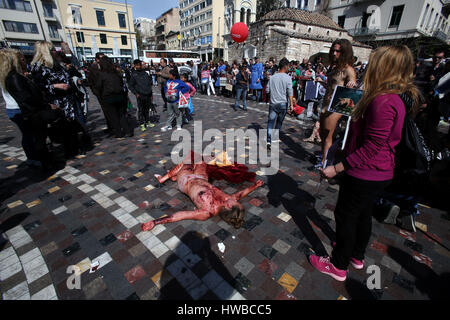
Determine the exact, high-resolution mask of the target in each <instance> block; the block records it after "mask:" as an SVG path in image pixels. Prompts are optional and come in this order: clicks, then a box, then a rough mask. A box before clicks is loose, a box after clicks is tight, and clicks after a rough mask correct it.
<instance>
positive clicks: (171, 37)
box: [166, 31, 181, 50]
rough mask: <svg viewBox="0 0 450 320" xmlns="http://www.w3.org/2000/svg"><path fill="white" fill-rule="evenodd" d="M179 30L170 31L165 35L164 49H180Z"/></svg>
mask: <svg viewBox="0 0 450 320" xmlns="http://www.w3.org/2000/svg"><path fill="white" fill-rule="evenodd" d="M180 45H181V41H180V31H177V32H175V31H170V32H169V34H168V35H167V36H166V49H167V50H180Z"/></svg>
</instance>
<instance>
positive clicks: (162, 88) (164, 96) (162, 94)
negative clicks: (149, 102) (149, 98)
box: [161, 84, 167, 108]
mask: <svg viewBox="0 0 450 320" xmlns="http://www.w3.org/2000/svg"><path fill="white" fill-rule="evenodd" d="M161 97H162V99H163V101H164V108H167V98H166V94H165V93H164V84H162V85H161Z"/></svg>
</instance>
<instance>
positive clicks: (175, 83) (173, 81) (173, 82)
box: [161, 68, 190, 132]
mask: <svg viewBox="0 0 450 320" xmlns="http://www.w3.org/2000/svg"><path fill="white" fill-rule="evenodd" d="M189 91H190V87H189V86H188V85H187V84H186V83H184V82H183V81H181V80H180V74H179V73H178V69H177V68H173V69H172V70H170V78H169V80H167V82H166V84H165V86H164V93H165V95H166V98H167V103H168V105H167V108H168V109H167V110H168V112H169V118H168V119H167V123H166V125H165V126H164V127H162V128H161V131H163V132H166V131H168V130H172V121H173V120H174V119H176V123H177V130H181V125H182V122H183V114H182V113H181V111H180V108H179V102H180V96H181V95H183V96H184V95H185V94H186V93H188V92H189Z"/></svg>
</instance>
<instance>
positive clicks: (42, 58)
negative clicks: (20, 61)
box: [31, 41, 54, 69]
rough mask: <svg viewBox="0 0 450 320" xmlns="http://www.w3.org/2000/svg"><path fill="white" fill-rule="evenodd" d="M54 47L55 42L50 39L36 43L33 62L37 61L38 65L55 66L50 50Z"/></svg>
mask: <svg viewBox="0 0 450 320" xmlns="http://www.w3.org/2000/svg"><path fill="white" fill-rule="evenodd" d="M52 48H53V44H52V43H51V42H48V41H38V42H36V44H35V45H34V51H35V53H34V57H33V61H31V64H32V65H33V64H35V63H37V64H38V65H44V66H46V67H48V68H50V69H51V68H53V63H54V62H53V57H52V54H51V52H50V50H51V49H52Z"/></svg>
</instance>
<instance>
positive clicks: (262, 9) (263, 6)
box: [256, 0, 286, 20]
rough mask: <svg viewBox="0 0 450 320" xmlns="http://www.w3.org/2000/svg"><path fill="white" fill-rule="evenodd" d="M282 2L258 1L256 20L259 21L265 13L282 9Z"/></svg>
mask: <svg viewBox="0 0 450 320" xmlns="http://www.w3.org/2000/svg"><path fill="white" fill-rule="evenodd" d="M285 2H286V1H284V0H258V6H257V7H256V20H260V19H261V18H262V17H264V16H265V15H266V14H267V13H269V12H270V11H273V10H277V9H280V8H282V7H284V4H285Z"/></svg>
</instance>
